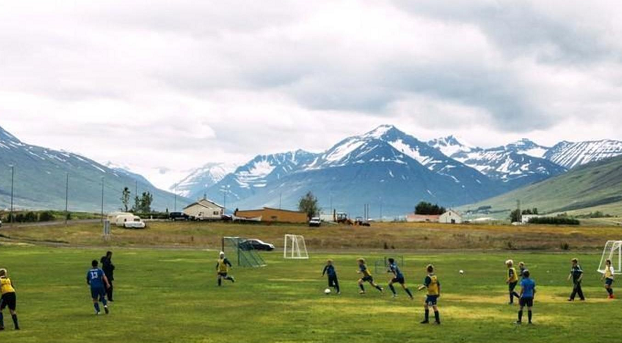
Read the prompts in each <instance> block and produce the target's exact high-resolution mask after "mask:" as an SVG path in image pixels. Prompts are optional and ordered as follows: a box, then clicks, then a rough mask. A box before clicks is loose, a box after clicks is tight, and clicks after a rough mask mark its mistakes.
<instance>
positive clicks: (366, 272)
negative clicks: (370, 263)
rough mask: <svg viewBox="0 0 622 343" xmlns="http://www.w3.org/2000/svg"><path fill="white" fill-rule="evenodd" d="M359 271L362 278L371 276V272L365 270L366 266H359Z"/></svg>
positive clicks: (367, 269)
mask: <svg viewBox="0 0 622 343" xmlns="http://www.w3.org/2000/svg"><path fill="white" fill-rule="evenodd" d="M359 270H360V271H361V273H363V276H371V272H370V271H369V268H367V265H365V264H359Z"/></svg>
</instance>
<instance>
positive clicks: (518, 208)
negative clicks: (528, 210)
mask: <svg viewBox="0 0 622 343" xmlns="http://www.w3.org/2000/svg"><path fill="white" fill-rule="evenodd" d="M516 219H517V221H518V222H519V223H521V222H522V221H523V215H522V213H521V211H520V200H516Z"/></svg>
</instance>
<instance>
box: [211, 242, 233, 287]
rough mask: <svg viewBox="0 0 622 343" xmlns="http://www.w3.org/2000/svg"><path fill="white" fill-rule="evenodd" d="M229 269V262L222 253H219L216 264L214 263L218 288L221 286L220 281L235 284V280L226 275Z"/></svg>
mask: <svg viewBox="0 0 622 343" xmlns="http://www.w3.org/2000/svg"><path fill="white" fill-rule="evenodd" d="M230 267H231V262H229V260H228V259H227V258H226V257H225V253H224V251H221V252H220V255H219V258H218V262H217V263H216V270H217V271H218V287H220V286H221V285H222V279H225V280H229V281H231V282H235V278H234V277H233V276H229V275H228V274H229V268H230Z"/></svg>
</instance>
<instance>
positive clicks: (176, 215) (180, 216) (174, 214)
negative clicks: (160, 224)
mask: <svg viewBox="0 0 622 343" xmlns="http://www.w3.org/2000/svg"><path fill="white" fill-rule="evenodd" d="M168 219H170V220H172V221H178V220H184V221H185V220H190V216H189V215H187V214H185V213H183V212H171V213H169V215H168Z"/></svg>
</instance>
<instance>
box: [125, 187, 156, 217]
mask: <svg viewBox="0 0 622 343" xmlns="http://www.w3.org/2000/svg"><path fill="white" fill-rule="evenodd" d="M131 198H132V193H131V191H130V189H129V188H128V187H125V188H123V192H122V193H121V204H123V207H121V208H120V210H121V211H124V212H134V213H150V212H151V203H152V202H153V195H152V194H151V193H150V192H143V193H142V194H141V196H140V197H139V196H138V195H136V196H134V205H133V206H132V207H130V199H131Z"/></svg>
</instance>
